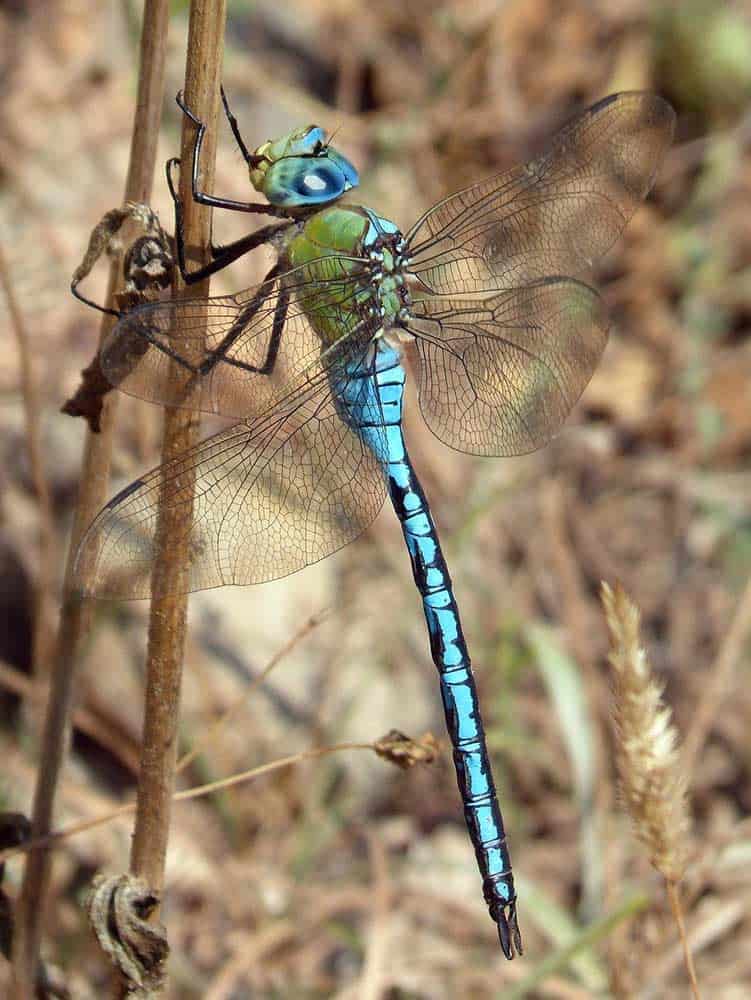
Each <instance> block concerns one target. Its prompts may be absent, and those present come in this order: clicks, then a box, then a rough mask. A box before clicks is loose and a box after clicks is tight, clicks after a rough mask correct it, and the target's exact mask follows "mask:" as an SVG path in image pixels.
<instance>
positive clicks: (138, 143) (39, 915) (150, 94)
mask: <svg viewBox="0 0 751 1000" xmlns="http://www.w3.org/2000/svg"><path fill="white" fill-rule="evenodd" d="M167 23H168V3H167V0H147V3H146V5H145V8H144V15H143V30H142V34H141V63H140V76H139V81H138V102H137V106H136V113H135V116H134V122H133V134H132V140H131V148H130V162H129V167H128V177H127V181H126V185H125V195H124V200H125V201H148V200H149V198H150V196H151V184H152V178H153V175H154V166H155V162H156V144H157V138H158V134H159V122H160V118H161V110H162V103H163V97H164V59H165V53H166V35H167ZM118 283H119V266H118V265H117V264H113V265H112V269H111V272H110V281H109V288H108V299H107V300H108V302H109V301H111V300H112V297H113V295H114V293H115V291H116V288H117V286H118ZM111 325H112V323H111V317H105V318H104V319H103V321H102V329H101V338H100V342H101V339H103V338H104V337H105V336H106V334H107V333H108V331H109V329H110V328H111ZM113 418H114V394H113V395H112V396H111V398H109V399H108V400H106V401H105V404H104V408H103V411H102V428H101V432H100V433H99V434H92V433H91V432H88V431H87V433H86V439H85V444H84V454H83V460H82V463H81V474H80V480H79V483H80V486H79V496H78V503H77V507H76V512H75V517H74V522H73V530H72V532H71V538H70V545H69V548H68V555H67V560H66V568H65V579H66V581H67V580H68V579H69V576H70V571H71V569H72V565H73V557H74V555H75V551H76V548H77V546H78V542H79V540H80V538H81V536H82V535H83V532H84V531H85V529H86V527H87V526H88V524H89V522H90V521H91V520H92V518H93V517H94V515H95V514H96V513H97V511H98V510H99V508H100V507H101V506H102V504H103V503H104V501H105V499H106V494H107V490H108V488H109V467H110V457H111V452H112V423H113ZM90 619H91V609H90V606H89V602H82V601H81V600H80V599H79V598H78V597H76V596H75V595H73V594H71V593H70V591H69V589H68V588H67V586H66V590H65V594H64V597H63V605H62V608H61V612H60V625H59V630H58V636H57V648H56V650H55V654H54V661H53V665H52V676H51V682H50V692H49V697H48V700H47V708H46V714H45V719H44V723H43V730H42V746H41V751H40V767H39V773H38V776H37V785H36V788H35V792H34V804H33V808H32V837H43V836H45V834H47V833H49V831H50V829H51V827H52V815H53V809H54V801H55V792H56V789H57V784H58V779H59V776H60V771H61V769H62V765H63V762H64V759H65V753H66V749H67V745H68V736H69V729H70V716H71V709H72V705H73V691H74V681H75V673H76V667H77V665H78V660H79V657H80V651H81V645H82V640H83V639H84V637H85V635H86V632H87V631H88V626H89V622H90ZM49 875H50V855H49V849H48V848H46V847H42V848H38V849H36V850H34V851H32V852H31V854H30V855H29V856H28V858H27V861H26V868H25V870H24V875H23V881H22V885H21V894H20V897H19V901H18V906H17V911H16V917H15V934H14V942H13V996H14V997H15V998H16V1000H27V998H31V997H33V996H34V984H35V978H36V971H37V963H38V958H39V946H40V941H41V933H42V922H43V918H44V903H45V900H46V896H47V892H48V888H49Z"/></svg>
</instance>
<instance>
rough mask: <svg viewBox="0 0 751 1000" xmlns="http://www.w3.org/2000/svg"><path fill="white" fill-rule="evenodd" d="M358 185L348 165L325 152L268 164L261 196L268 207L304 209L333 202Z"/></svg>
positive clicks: (287, 157) (352, 169) (330, 152)
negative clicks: (269, 204)
mask: <svg viewBox="0 0 751 1000" xmlns="http://www.w3.org/2000/svg"><path fill="white" fill-rule="evenodd" d="M358 182H359V177H358V174H357V171H356V170H355V168H354V167H353V166H352V164H351V163H350V162H349V161H348V160H346V159H345V158H344V157H343V156H341V155H340V154H339V153H337V152H336V151H335V150H333V149H331V148H329V149H328V150H327V152H326V155H325V156H315V157H313V156H285V157H284V158H283V159H281V160H277V162H276V163H272V164H271V166H270V167H269V168H268V170H267V171H266V176H265V178H264V181H263V193H264V194H265V195H266V197H267V198H268V199H269V201H270V202H271V204H272V205H279V206H280V207H282V208H305V207H306V206H308V205H326V204H328V203H329V202H332V201H336V199H337V198H340V197H341V196H342V195H343V194H344V193H345V191H349V190H350V189H351V188H353V187H355V185H356V184H357V183H358Z"/></svg>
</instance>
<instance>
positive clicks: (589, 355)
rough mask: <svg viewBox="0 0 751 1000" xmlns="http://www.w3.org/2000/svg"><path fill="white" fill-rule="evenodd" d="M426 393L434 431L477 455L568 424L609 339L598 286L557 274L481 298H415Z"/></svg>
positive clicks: (532, 441) (543, 438) (531, 442)
mask: <svg viewBox="0 0 751 1000" xmlns="http://www.w3.org/2000/svg"><path fill="white" fill-rule="evenodd" d="M412 314H413V318H412V319H410V320H409V322H408V324H407V327H408V329H409V330H410V332H411V333H413V334H414V335H415V337H416V339H417V349H418V354H419V359H420V363H419V365H418V366H417V382H418V396H419V401H420V409H421V410H422V413H423V416H424V417H425V420H426V422H427V424H428V425H429V427H430V428H431V430H432V431H433V433H434V434H435V435H436V437H438V438H440V440H441V441H443V442H444V443H445V444H447V445H449V446H450V447H452V448H456V449H457V450H459V451H466V452H470V453H471V454H473V455H499V456H500V455H522V454H525V453H526V452H529V451H534V450H536V449H537V448H540V447H542V445H544V444H545V443H546V442H547V441H549V440H550V438H551V437H553V435H554V434H555V433H556V432H557V431H558V430H559V429H560V427H561V425H562V424H563V422H564V420H565V419H566V417H567V416H568V414H569V413H570V411H571V409H572V407H573V406H574V404H575V403H576V401H577V399H578V398H579V396H580V395H581V393H582V390H583V389H584V387H585V386H586V384H587V382H589V380H590V378H591V376H592V372H593V371H594V369H595V366H596V365H597V362H598V360H599V358H600V355H601V354H602V351H603V349H604V347H605V343H606V341H607V329H608V323H607V317H606V314H605V309H604V306H603V304H602V300H601V299H600V297H599V295H598V294H597V292H595V291H594V290H593V289H592V288H590V287H589V286H588V285H584V284H582V283H581V282H579V281H574V280H571V279H568V278H549V279H546V280H544V281H539V282H535V283H533V284H530V285H527V286H526V287H525V288H515V289H511V290H509V291H507V292H500V293H498V294H497V295H493V296H490V297H487V298H484V299H483V300H474V301H471V300H469V301H466V300H465V301H461V300H458V299H453V298H450V297H446V298H434V299H424V300H421V301H419V302H416V303H414V306H413V308H412Z"/></svg>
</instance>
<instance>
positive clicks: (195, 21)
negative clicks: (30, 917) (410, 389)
mask: <svg viewBox="0 0 751 1000" xmlns="http://www.w3.org/2000/svg"><path fill="white" fill-rule="evenodd" d="M225 16H226V7H225V3H224V0H214V2H210V0H192V3H191V7H190V22H189V27H188V52H187V60H186V68H185V89H184V94H185V101H186V104H187V105H188V107H189V108H191V110H193V111H194V112H195V114H196V115H197V116H198V117H199V118H200V119H201V120H202V121H204V122H206V124H207V133H206V141H205V142H204V147H203V148H204V161H203V168H204V171H205V173H204V177H203V188H204V190H208V191H210V190H211V188H212V184H213V162H214V153H215V148H216V147H215V144H216V122H217V116H218V110H219V85H220V73H221V65H222V54H223V50H224V24H225ZM194 141H195V126H194V124H193V123H192V122H191V121H190V120H189V119H188V118H187V116H185V117H184V118H183V133H182V145H181V160H182V163H183V164H189V163H190V161H191V154H192V149H193V144H194ZM180 197H181V200H182V204H183V209H184V225H185V239H186V242H187V243H188V245H189V246H196V247H201V248H204V251H205V252H206V254H207V257H206V259H208V251H207V248H208V244H209V241H210V219H211V215H210V210H209V209H208V208H206V207H204V206H202V205H199V204H198V203H197V202H195V201H194V200H193V198H192V197H191V186H190V170H187V169H184V170H182V171H181V175H180ZM208 284H209V283H208V281H204V282H201V283H199V284H198V285H196V286H195V287H191V289H190V292H189V294H190V297H191V298H201V297H204V296H207V295H208V291H209V288H208ZM183 294H185V293H184V292H183ZM172 334H173V336H174V346H175V349H176V351H177V352H178V353H180V354H181V355H182V356H184V357H190V355H191V352H192V351H195V350H196V345H195V343H193V345H191V344H189V343H188V342H187V340H185V341H184V342H183V338H181V331H180V330H179V328H176V329H174V330H173V331H172ZM176 375H177V377H179V370H178V371H177V372H176ZM198 434H199V421H198V418H197V416H196V414H195V413H194V412H193V411H191V410H189V409H177V408H172V409H167V411H166V413H165V420H164V438H163V443H162V461H163V462H168V461H170V460H171V459H172V458H174V457H175V456H177V455H179V454H181V453H183V452H185V451H187V450H188V449H189V448H191V447H192V446H193V445H194V444H195V443H196V441H197V440H198ZM193 475H194V474H193V473H188V474H186V475H185V476H184V477H183V481H182V482H181V501H182V502H179V503H178V502H174V500H173V502H170V503H167V502H166V499H164V498H163V497H160V504H159V515H158V523H157V532H156V541H155V546H156V555H155V561H154V574H153V579H152V587H153V591H154V594H155V595H156V596H155V597H154V598H153V599H152V604H151V615H150V619H149V643H148V654H147V662H146V702H145V708H144V724H143V741H142V747H141V772H140V780H139V784H138V805H137V810H136V822H135V829H134V833H133V844H132V848H131V856H130V871H131V874H132V875H133V876H135V877H136V878H142V879H144V880H145V882H146V883H147V884H148V886H149V889H150V890H151V892H153V893H154V894H155V895H156V896H158V895H159V894H160V892H161V889H162V886H163V884H164V865H165V859H166V855H167V842H168V839H169V827H170V814H171V805H172V794H173V788H174V782H175V767H176V750H177V731H178V722H179V707H180V684H181V679H182V661H183V653H184V647H185V635H186V628H187V605H188V598H187V593H186V591H187V589H188V587H187V573H188V570H189V566H190V558H191V552H190V538H191V525H192V521H193V493H194V487H195V482H194V478H193ZM149 919H150V920H152V921H157V920H158V919H159V908H158V906H157V907H155V908H154V910H153V913H151V914H150V915H149Z"/></svg>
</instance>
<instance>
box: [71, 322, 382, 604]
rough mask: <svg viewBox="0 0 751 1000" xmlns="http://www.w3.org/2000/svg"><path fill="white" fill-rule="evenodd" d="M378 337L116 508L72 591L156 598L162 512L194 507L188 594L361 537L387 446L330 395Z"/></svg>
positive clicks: (86, 544) (267, 572)
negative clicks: (358, 426) (361, 429)
mask: <svg viewBox="0 0 751 1000" xmlns="http://www.w3.org/2000/svg"><path fill="white" fill-rule="evenodd" d="M371 339H372V330H370V329H369V328H368V327H367V325H363V327H362V328H361V329H360V330H358V331H357V332H356V335H352V336H350V337H349V338H347V341H346V343H341V344H338V345H336V346H335V347H334V348H330V349H329V355H332V354H333V355H335V357H334V358H333V359H332V358H331V357H329V360H328V363H327V364H326V365H324V363H323V362H319V363H318V366H317V368H316V371H315V372H314V373H312V374H311V373H307V374H306V375H305V376H304V377H303V378H300V379H298V381H297V383H296V384H295V385H293V386H292V387H291V388H290V391H289V392H288V393H287V395H286V396H285V397H284V399H283V400H282V401H281V402H279V403H278V404H277V405H276V406H275V407H274V408H273V409H272V410H270V411H269V412H268V413H266V414H265V415H263V416H262V417H261V418H259V419H257V420H256V421H254V422H252V423H246V422H243V423H240V424H237V425H235V426H233V427H230V428H229V429H227V430H224V431H222V432H221V433H219V434H216V435H214V436H213V437H210V438H208V439H207V440H206V441H204V442H202V443H201V444H199V445H198V446H197V447H195V448H193V449H192V450H190V451H189V452H186V453H185V454H183V455H181V456H178V457H177V458H175V459H174V460H172V461H170V462H168V463H166V464H165V465H163V466H161V467H160V468H157V469H154V470H153V471H151V472H150V473H148V474H147V475H145V476H144V477H143V478H142V479H139V480H137V481H136V482H134V483H132V484H131V485H130V486H129V487H127V488H126V489H125V490H123V491H122V492H121V493H120V494H119V495H118V496H116V497H115V498H114V499H113V500H111V501H110V502H109V503H108V504H107V506H106V507H105V508H104V509H103V510H102V511H101V512H100V514H99V515H98V516H97V518H96V519H95V520H94V522H93V524H92V525H91V527H90V528H89V530H88V532H87V534H86V536H85V537H84V539H83V541H82V543H81V546H80V549H79V552H78V555H77V560H76V569H75V574H76V582H75V586H76V588H77V589H79V590H80V591H83V592H85V593H88V594H91V595H95V596H97V597H110V598H113V597H118V598H140V597H148V596H149V595H150V594H151V592H152V590H151V572H152V568H153V563H154V557H155V552H156V536H157V526H158V521H159V512H160V509H164V510H174V509H175V508H178V509H179V508H180V507H184V508H185V510H186V518H185V521H186V529H185V531H186V535H187V537H185V538H184V539H175V545H181V544H182V543H183V542H184V543H185V546H186V548H187V551H188V553H189V566H188V570H187V573H188V579H187V582H186V584H185V587H184V588H181V589H184V590H185V591H193V590H203V589H206V588H210V587H219V586H223V585H225V584H250V583H261V582H264V581H267V580H274V579H277V578H279V577H282V576H286V575H287V574H289V573H294V572H295V571H296V570H299V569H302V567H304V566H308V565H310V564H311V563H314V562H317V561H318V560H319V559H323V558H324V557H325V556H327V555H329V554H330V553H332V552H334V551H336V550H337V549H339V548H340V547H342V546H343V545H346V544H347V543H348V542H350V541H352V540H353V539H354V538H356V537H357V535H359V534H360V533H361V532H362V531H363V530H364V529H365V528H366V527H367V526H368V525H369V524H370V523H371V522H372V521H373V519H374V518H375V516H376V515H377V513H378V511H379V510H380V508H381V506H382V504H383V500H384V497H385V494H386V487H385V481H384V477H383V473H382V470H381V466H380V465H379V462H378V460H377V459H376V457H375V454H374V452H377V451H378V450H379V448H378V447H376V448H374V449H373V450H371V448H370V447H369V446H368V445H366V444H365V443H364V441H363V440H362V439H361V437H360V435H359V434H358V432H357V431H356V430H353V429H352V428H351V427H350V426H349V425H348V424H347V423H346V422H345V421H343V420H342V419H341V416H340V412H339V408H338V405H337V400H336V398H335V396H334V394H333V393H332V390H331V386H332V385H335V386H337V387H338V388H339V389H341V388H342V383H343V380H345V379H347V378H348V377H349V376H350V372H351V370H352V365H353V364H354V365H355V366H357V364H358V363H359V362H360V360H361V359H362V357H363V356H364V354H365V352H366V351H367V350H368V343H369V342H370V340H371ZM371 417H372V418H373V419H370V418H371ZM377 422H378V421H377V417H376V415H369V423H371V424H372V423H376V424H377ZM370 433H371V434H376V435H377V431H376V430H374V429H372V428H371V431H370ZM373 443H375V444H378V442H377V441H376V442H373V441H371V445H372V444H373ZM159 592H160V590H159V585H158V584H157V585H156V589H155V593H159Z"/></svg>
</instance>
